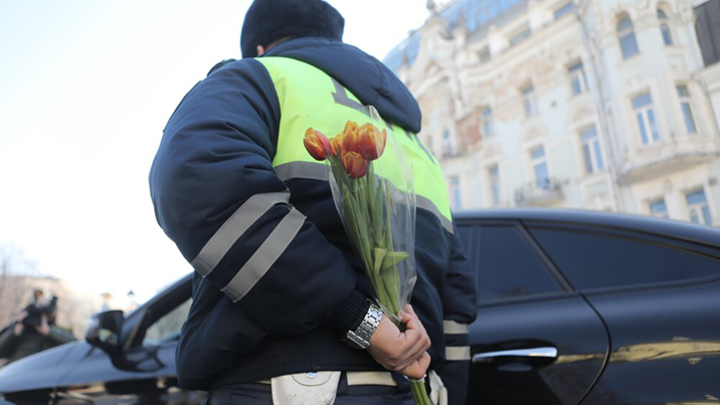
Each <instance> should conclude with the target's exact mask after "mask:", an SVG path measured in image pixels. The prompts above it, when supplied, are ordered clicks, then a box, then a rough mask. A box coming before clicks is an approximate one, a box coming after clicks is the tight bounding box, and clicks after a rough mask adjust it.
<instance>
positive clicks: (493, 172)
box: [488, 165, 500, 206]
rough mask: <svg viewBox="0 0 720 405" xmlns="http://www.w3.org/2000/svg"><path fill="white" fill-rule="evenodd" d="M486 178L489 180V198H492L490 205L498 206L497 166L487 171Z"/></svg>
mask: <svg viewBox="0 0 720 405" xmlns="http://www.w3.org/2000/svg"><path fill="white" fill-rule="evenodd" d="M488 178H489V179H490V196H491V197H492V205H493V206H498V205H500V169H499V168H498V165H495V166H492V167H491V168H490V169H488Z"/></svg>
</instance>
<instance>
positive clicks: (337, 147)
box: [330, 134, 343, 157]
mask: <svg viewBox="0 0 720 405" xmlns="http://www.w3.org/2000/svg"><path fill="white" fill-rule="evenodd" d="M342 144H343V136H342V134H339V135H337V136H335V137H334V138H331V139H330V150H331V151H332V153H333V155H335V156H337V157H340V156H341V155H342Z"/></svg>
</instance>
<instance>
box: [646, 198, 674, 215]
mask: <svg viewBox="0 0 720 405" xmlns="http://www.w3.org/2000/svg"><path fill="white" fill-rule="evenodd" d="M660 203H662V206H663V207H664V208H665V211H664V215H658V214H659V212H655V211H653V206H654V205H655V204H660ZM647 207H648V212H649V213H650V216H651V217H653V218H664V219H669V218H670V214H669V213H668V209H667V201H665V197H664V196H661V197H658V198H654V199H652V200H649V201H648V203H647Z"/></svg>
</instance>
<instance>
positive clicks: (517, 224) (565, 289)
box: [457, 218, 576, 308]
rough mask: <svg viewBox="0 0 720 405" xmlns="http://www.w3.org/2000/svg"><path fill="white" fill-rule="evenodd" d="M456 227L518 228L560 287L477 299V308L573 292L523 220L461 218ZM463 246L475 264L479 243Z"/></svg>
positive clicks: (559, 295)
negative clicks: (522, 294) (552, 289)
mask: <svg viewBox="0 0 720 405" xmlns="http://www.w3.org/2000/svg"><path fill="white" fill-rule="evenodd" d="M457 226H458V227H461V226H469V227H487V226H508V227H512V228H516V229H517V230H518V233H519V234H520V237H521V238H522V239H523V240H524V241H525V242H526V243H527V245H528V247H529V248H530V250H531V251H532V252H533V253H534V254H535V256H536V257H537V258H538V259H539V260H540V262H541V265H542V267H543V268H544V269H545V271H547V272H548V273H549V275H550V276H551V277H552V278H553V279H554V280H555V281H556V282H557V283H558V286H559V287H560V291H557V292H549V293H540V294H530V295H524V296H520V297H509V298H499V299H493V300H487V301H483V302H481V301H480V300H478V301H477V307H478V308H487V307H495V306H502V305H514V304H518V303H527V302H537V301H550V300H555V299H563V298H566V297H567V296H568V295H569V294H574V293H575V291H576V290H575V288H574V287H573V286H572V284H570V282H569V281H568V280H567V279H566V278H565V275H564V274H562V272H560V271H559V270H558V269H557V267H556V266H555V264H554V263H553V262H552V261H551V260H550V258H549V257H548V255H547V254H546V253H545V252H544V251H543V250H542V248H541V247H540V245H539V244H538V243H537V241H535V239H534V238H533V237H532V235H530V233H529V232H528V231H527V229H526V227H525V225H524V224H523V221H521V220H512V219H487V218H473V219H463V220H460V221H458V224H457ZM474 235H475V234H474V233H473V239H474ZM463 248H464V250H465V254H466V255H467V256H468V262H469V263H470V264H471V265H475V263H474V261H473V260H474V259H476V258H477V257H478V256H479V251H478V250H479V248H480V245H479V244H477V243H473V245H472V246H465V245H463ZM477 272H478V269H477V268H473V277H474V276H475V274H477ZM473 281H474V282H475V283H477V280H473Z"/></svg>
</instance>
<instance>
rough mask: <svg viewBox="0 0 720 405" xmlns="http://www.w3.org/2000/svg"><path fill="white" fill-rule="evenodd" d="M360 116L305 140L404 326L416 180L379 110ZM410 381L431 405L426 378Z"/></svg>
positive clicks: (390, 310) (379, 294) (379, 292)
mask: <svg viewBox="0 0 720 405" xmlns="http://www.w3.org/2000/svg"><path fill="white" fill-rule="evenodd" d="M362 118H364V119H365V121H366V122H364V123H361V124H359V123H357V122H355V121H347V122H346V123H345V127H344V128H343V129H342V132H341V133H339V134H338V135H337V136H335V137H333V138H331V139H328V138H327V137H326V136H325V135H324V134H323V133H322V132H320V131H319V130H317V129H315V128H308V130H307V131H306V132H305V138H304V141H303V143H304V145H305V148H306V149H307V151H308V152H309V153H310V155H311V156H312V157H313V158H314V159H316V160H319V161H325V162H327V163H328V167H329V170H330V187H331V189H332V194H333V199H334V201H335V206H336V208H337V210H338V212H339V213H340V218H341V219H342V221H343V225H344V227H345V230H346V232H347V234H348V236H349V238H350V241H351V242H352V245H353V246H354V247H355V250H356V252H357V253H358V255H359V257H360V258H361V260H362V261H363V264H364V265H365V270H366V273H367V276H368V278H369V279H370V282H371V283H372V286H373V288H374V291H375V296H376V297H375V298H376V299H377V302H378V304H379V305H380V307H381V308H382V309H383V312H384V313H385V315H387V316H388V317H389V318H390V319H391V320H393V322H395V324H397V325H398V326H400V319H399V316H398V314H399V311H400V309H401V308H403V307H404V306H405V304H407V303H408V301H409V300H410V294H411V293H412V288H413V286H414V285H415V281H416V279H417V273H416V270H415V252H414V251H415V207H416V203H415V189H414V185H413V178H412V174H411V172H410V169H409V167H408V166H407V165H406V160H405V153H404V149H403V148H402V146H401V145H400V144H399V142H397V141H396V140H395V139H394V138H393V137H392V136H390V137H388V135H387V131H386V129H382V130H380V129H379V128H378V126H384V125H385V124H384V123H383V121H382V120H381V119H380V118H379V115H378V114H377V111H376V110H375V109H374V108H373V107H366V109H365V111H364V115H363V116H362ZM375 124H377V125H378V126H376V125H375ZM340 125H342V124H340ZM328 129H330V130H335V129H334V128H328ZM338 129H340V128H338ZM409 381H410V384H411V386H412V391H413V396H414V398H415V402H416V403H417V404H418V405H426V404H427V405H430V400H429V399H428V396H427V393H426V391H425V385H424V380H419V381H415V380H409Z"/></svg>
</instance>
